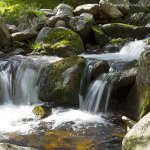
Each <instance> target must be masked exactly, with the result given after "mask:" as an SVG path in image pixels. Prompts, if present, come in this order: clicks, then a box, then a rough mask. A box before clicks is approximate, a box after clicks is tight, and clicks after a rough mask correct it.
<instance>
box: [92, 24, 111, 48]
mask: <svg viewBox="0 0 150 150" xmlns="http://www.w3.org/2000/svg"><path fill="white" fill-rule="evenodd" d="M92 30H93V33H94V37H95V40H96V42H97V43H98V44H99V46H100V47H101V48H102V47H103V46H105V45H106V44H107V43H108V42H109V41H110V38H109V37H108V36H107V35H106V34H105V33H104V31H103V30H102V28H101V27H96V26H94V27H93V28H92Z"/></svg>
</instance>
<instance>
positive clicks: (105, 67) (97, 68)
mask: <svg viewBox="0 0 150 150" xmlns="http://www.w3.org/2000/svg"><path fill="white" fill-rule="evenodd" d="M108 72H109V64H108V62H107V61H103V60H102V61H98V62H97V63H95V65H94V66H93V69H92V76H93V78H96V77H98V75H100V74H102V73H108Z"/></svg>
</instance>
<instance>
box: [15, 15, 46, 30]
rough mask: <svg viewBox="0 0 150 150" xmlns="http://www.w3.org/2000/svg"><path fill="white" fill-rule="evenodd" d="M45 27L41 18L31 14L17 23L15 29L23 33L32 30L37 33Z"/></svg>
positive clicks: (44, 22)
mask: <svg viewBox="0 0 150 150" xmlns="http://www.w3.org/2000/svg"><path fill="white" fill-rule="evenodd" d="M45 25H46V21H45V20H44V19H43V18H42V17H39V16H37V15H36V14H34V13H33V14H32V13H31V14H29V15H27V16H26V17H23V19H21V20H20V21H19V24H18V27H17V29H18V31H23V30H27V29H31V28H34V29H35V30H36V31H39V30H40V29H41V28H43V27H44V26H45Z"/></svg>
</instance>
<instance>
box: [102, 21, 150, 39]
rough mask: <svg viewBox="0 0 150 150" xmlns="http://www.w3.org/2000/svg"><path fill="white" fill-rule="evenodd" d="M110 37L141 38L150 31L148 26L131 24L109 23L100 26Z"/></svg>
mask: <svg viewBox="0 0 150 150" xmlns="http://www.w3.org/2000/svg"><path fill="white" fill-rule="evenodd" d="M101 28H102V29H103V31H104V32H105V33H106V34H107V35H108V36H110V37H111V38H134V39H143V38H145V37H146V35H147V34H149V33H150V27H144V26H133V25H129V24H122V23H110V24H105V25H103V26H102V27H101Z"/></svg>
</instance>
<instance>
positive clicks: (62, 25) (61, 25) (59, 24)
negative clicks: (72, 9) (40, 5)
mask: <svg viewBox="0 0 150 150" xmlns="http://www.w3.org/2000/svg"><path fill="white" fill-rule="evenodd" d="M55 27H66V23H65V21H62V20H58V21H57V22H56V24H55Z"/></svg>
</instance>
